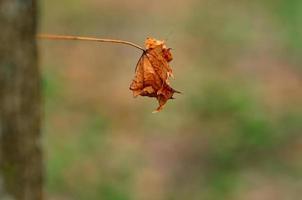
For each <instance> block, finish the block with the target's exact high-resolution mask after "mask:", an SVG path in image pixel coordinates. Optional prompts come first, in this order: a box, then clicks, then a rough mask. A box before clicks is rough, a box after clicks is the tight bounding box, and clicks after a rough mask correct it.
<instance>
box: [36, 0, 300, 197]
mask: <svg viewBox="0 0 302 200" xmlns="http://www.w3.org/2000/svg"><path fill="white" fill-rule="evenodd" d="M40 7H41V12H40V30H39V31H40V32H43V33H55V34H72V35H84V36H96V37H101V38H114V39H124V40H129V41H132V42H135V43H138V44H140V45H142V46H143V44H144V40H145V38H146V37H148V36H152V37H155V38H158V39H164V40H166V41H167V43H168V46H169V47H171V48H172V49H173V55H174V60H173V61H172V63H171V65H172V67H173V70H174V75H175V80H172V81H171V84H172V86H173V87H174V88H176V89H178V90H180V91H182V92H183V95H177V96H176V98H177V99H176V100H173V101H169V102H168V103H167V105H166V107H165V109H164V110H163V111H162V112H161V113H158V114H152V113H151V112H152V111H153V110H154V109H155V108H156V107H157V102H156V100H155V99H150V98H146V97H145V98H144V97H139V98H136V99H134V98H133V97H132V93H131V91H130V90H129V89H128V88H129V84H130V82H131V80H132V79H133V76H134V68H135V65H136V63H137V60H138V59H139V57H140V54H141V52H140V51H139V50H137V49H135V48H132V47H128V46H123V45H116V44H108V43H102V44H101V43H89V42H78V41H40V42H39V48H40V66H41V68H42V72H43V91H44V96H45V97H44V100H45V108H46V109H45V120H44V136H43V137H44V138H43V142H44V144H45V156H46V161H45V165H46V168H47V169H46V175H45V177H46V186H45V190H46V193H47V197H48V199H50V200H71V199H72V200H73V199H76V200H87V199H89V200H90V199H91V200H94V199H102V200H184V199H189V200H220V199H227V200H228V199H229V200H297V199H301V196H302V159H301V158H302V56H301V55H302V37H301V36H302V25H301V21H302V1H301V0H271V1H269V0H266V1H263V0H254V1H248V0H242V1H239V0H186V1H185V0H174V1H161V0H153V1H141V0H127V1H126V0H121V1H111V0H85V1H81V0H52V1H47V0H41V1H40Z"/></svg>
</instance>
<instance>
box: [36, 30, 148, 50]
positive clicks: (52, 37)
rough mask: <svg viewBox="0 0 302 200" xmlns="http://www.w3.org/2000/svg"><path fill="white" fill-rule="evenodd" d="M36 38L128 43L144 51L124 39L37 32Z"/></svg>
mask: <svg viewBox="0 0 302 200" xmlns="http://www.w3.org/2000/svg"><path fill="white" fill-rule="evenodd" d="M37 38H39V39H50V40H82V41H93V42H110V43H117V44H125V45H130V46H132V47H135V48H137V49H140V50H142V51H145V49H144V48H142V47H140V46H139V45H137V44H134V43H132V42H128V41H124V40H114V39H103V38H93V37H82V36H73V35H53V34H38V35H37Z"/></svg>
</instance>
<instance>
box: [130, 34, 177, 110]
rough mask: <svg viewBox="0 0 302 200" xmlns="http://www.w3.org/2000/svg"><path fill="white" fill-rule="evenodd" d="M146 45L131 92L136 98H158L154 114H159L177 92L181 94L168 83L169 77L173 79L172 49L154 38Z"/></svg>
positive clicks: (136, 70)
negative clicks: (157, 105) (170, 64)
mask: <svg viewBox="0 0 302 200" xmlns="http://www.w3.org/2000/svg"><path fill="white" fill-rule="evenodd" d="M145 45H146V50H145V51H144V53H143V55H142V56H141V57H140V59H139V61H138V63H137V66H136V69H135V77H134V80H133V81H132V83H131V85H130V90H132V91H133V96H134V97H137V96H139V95H140V96H148V97H155V98H157V100H158V103H159V107H158V108H157V109H156V110H155V111H154V112H158V111H160V110H162V109H163V107H164V105H165V103H166V102H167V101H168V100H169V99H173V94H174V93H175V92H176V93H180V92H178V91H176V90H174V89H173V88H171V87H170V85H169V82H168V79H169V77H173V74H172V68H171V67H170V66H169V64H168V63H169V62H170V61H171V60H172V59H173V57H172V54H171V51H170V50H171V49H170V48H167V47H166V45H165V42H164V41H160V40H156V39H154V38H147V40H146V41H145Z"/></svg>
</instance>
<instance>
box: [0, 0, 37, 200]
mask: <svg viewBox="0 0 302 200" xmlns="http://www.w3.org/2000/svg"><path fill="white" fill-rule="evenodd" d="M36 9H37V8H36V1H35V0H0V199H1V200H2V199H10V200H40V199H42V172H43V170H42V155H41V137H40V123H41V88H40V86H41V85H40V84H41V80H40V72H39V69H38V65H37V47H36V41H35V35H36V17H37V16H36V11H37V10H36Z"/></svg>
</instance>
